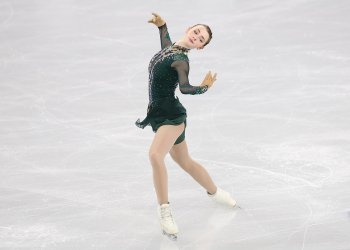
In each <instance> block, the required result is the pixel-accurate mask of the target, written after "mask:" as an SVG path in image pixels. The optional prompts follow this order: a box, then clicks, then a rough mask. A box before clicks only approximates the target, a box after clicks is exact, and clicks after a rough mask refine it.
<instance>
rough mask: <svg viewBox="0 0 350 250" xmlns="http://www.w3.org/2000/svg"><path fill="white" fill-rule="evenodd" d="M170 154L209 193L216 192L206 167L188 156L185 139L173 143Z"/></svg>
mask: <svg viewBox="0 0 350 250" xmlns="http://www.w3.org/2000/svg"><path fill="white" fill-rule="evenodd" d="M170 155H171V157H172V158H173V160H174V161H175V162H176V163H177V164H178V165H179V166H180V167H181V168H182V169H183V170H185V171H186V172H187V173H188V174H190V175H191V176H192V178H193V179H195V180H196V181H197V182H198V183H199V184H200V185H201V186H202V187H204V188H205V189H206V190H207V191H208V192H209V193H211V194H214V193H215V192H216V190H217V187H216V186H215V184H214V182H213V180H212V179H211V177H210V175H209V174H208V172H207V171H206V169H205V168H204V167H203V166H202V165H201V164H199V163H198V162H196V161H195V160H193V159H192V158H191V157H190V155H189V153H188V148H187V143H186V140H184V141H182V142H181V143H179V144H177V145H174V146H173V147H172V148H171V150H170Z"/></svg>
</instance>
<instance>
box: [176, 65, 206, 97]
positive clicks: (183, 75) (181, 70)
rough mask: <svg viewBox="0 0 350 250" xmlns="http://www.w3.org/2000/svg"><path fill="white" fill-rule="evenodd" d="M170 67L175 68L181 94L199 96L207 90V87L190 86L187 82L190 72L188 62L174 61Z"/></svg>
mask: <svg viewBox="0 0 350 250" xmlns="http://www.w3.org/2000/svg"><path fill="white" fill-rule="evenodd" d="M171 67H173V68H175V70H176V71H177V74H178V77H179V87H180V91H181V93H182V94H190V95H199V94H203V93H205V92H206V91H207V90H208V86H207V85H205V86H192V85H191V84H190V83H189V80H188V73H189V71H190V69H189V64H188V61H185V60H181V61H174V62H173V63H172V64H171Z"/></svg>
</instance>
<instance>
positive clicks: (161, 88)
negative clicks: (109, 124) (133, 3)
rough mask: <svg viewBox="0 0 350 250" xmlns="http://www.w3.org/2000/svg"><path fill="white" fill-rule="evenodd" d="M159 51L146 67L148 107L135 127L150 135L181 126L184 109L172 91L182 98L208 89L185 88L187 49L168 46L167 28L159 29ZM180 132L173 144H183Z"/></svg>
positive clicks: (184, 118)
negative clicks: (145, 128)
mask: <svg viewBox="0 0 350 250" xmlns="http://www.w3.org/2000/svg"><path fill="white" fill-rule="evenodd" d="M159 34H160V41H161V50H160V51H159V52H158V53H157V54H155V55H154V56H153V58H152V59H151V61H150V63H149V67H148V72H149V82H148V94H149V104H148V108H147V116H146V118H145V119H144V120H143V121H142V122H140V119H138V120H137V121H136V122H135V124H136V126H138V127H139V128H142V129H143V128H144V127H146V126H148V125H151V126H152V130H153V132H157V130H158V128H159V127H160V126H162V125H167V124H171V125H179V124H181V123H183V122H185V125H186V117H187V113H186V109H185V107H184V106H183V105H182V104H181V103H180V101H179V98H178V97H177V96H175V90H176V87H177V86H178V85H179V87H180V91H181V93H182V94H191V95H197V94H203V93H204V92H206V91H207V90H208V86H207V85H205V86H192V85H190V84H189V80H188V73H189V59H188V57H187V52H188V51H189V49H187V48H184V47H182V46H179V45H175V43H172V41H171V39H170V36H169V33H168V28H167V25H166V24H164V25H163V26H161V27H159ZM184 136H185V135H184V132H183V134H182V135H181V136H180V137H179V138H178V140H177V141H176V142H175V144H178V143H180V142H181V141H183V140H184Z"/></svg>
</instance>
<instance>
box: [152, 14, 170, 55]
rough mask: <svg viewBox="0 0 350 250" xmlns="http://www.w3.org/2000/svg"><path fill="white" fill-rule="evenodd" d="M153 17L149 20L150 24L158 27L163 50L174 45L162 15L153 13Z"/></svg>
mask: <svg viewBox="0 0 350 250" xmlns="http://www.w3.org/2000/svg"><path fill="white" fill-rule="evenodd" d="M152 15H153V17H152V18H151V19H150V20H148V22H149V23H153V24H155V25H156V26H157V27H158V29H159V35H160V43H161V48H162V49H164V48H166V47H168V46H170V45H171V44H172V42H171V39H170V36H169V32H168V27H167V25H166V23H165V21H164V20H163V18H162V17H161V16H160V15H158V14H156V13H152Z"/></svg>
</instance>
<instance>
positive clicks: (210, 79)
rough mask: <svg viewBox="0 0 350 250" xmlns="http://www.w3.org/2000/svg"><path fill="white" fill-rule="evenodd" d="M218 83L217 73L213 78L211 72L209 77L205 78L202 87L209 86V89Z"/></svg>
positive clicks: (208, 74)
mask: <svg viewBox="0 0 350 250" xmlns="http://www.w3.org/2000/svg"><path fill="white" fill-rule="evenodd" d="M215 81H216V73H215V74H214V75H213V76H212V75H211V72H210V71H209V72H208V73H207V75H206V76H205V78H204V80H203V82H202V84H201V86H204V85H208V88H210V87H211V86H213V83H214V82H215Z"/></svg>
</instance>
